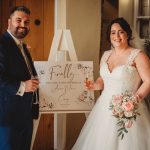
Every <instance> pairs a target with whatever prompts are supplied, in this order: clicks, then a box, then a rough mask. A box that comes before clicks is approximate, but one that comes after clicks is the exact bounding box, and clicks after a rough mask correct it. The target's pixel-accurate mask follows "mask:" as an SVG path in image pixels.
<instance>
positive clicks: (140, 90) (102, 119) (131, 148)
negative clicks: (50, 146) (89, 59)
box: [72, 18, 150, 150]
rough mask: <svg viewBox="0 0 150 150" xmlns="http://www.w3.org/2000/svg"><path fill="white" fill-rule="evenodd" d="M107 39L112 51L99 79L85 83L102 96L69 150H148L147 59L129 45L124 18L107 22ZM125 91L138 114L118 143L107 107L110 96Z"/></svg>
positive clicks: (149, 76)
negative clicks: (134, 104)
mask: <svg viewBox="0 0 150 150" xmlns="http://www.w3.org/2000/svg"><path fill="white" fill-rule="evenodd" d="M107 36H108V41H109V42H110V43H111V46H112V49H111V50H109V51H106V52H105V53H104V55H103V56H102V59H101V63H100V77H99V78H98V79H97V80H96V82H95V83H93V82H89V81H88V82H86V87H87V88H88V89H89V90H102V94H101V96H100V97H99V98H98V100H97V102H96V104H95V106H94V108H93V110H92V111H91V113H90V115H89V117H88V119H87V121H86V123H85V125H84V127H83V128H82V130H81V133H80V135H79V137H78V139H77V141H76V143H75V145H74V146H73V148H72V150H150V141H149V139H150V114H149V112H148V109H147V107H146V104H145V101H144V100H143V98H145V97H146V96H147V95H148V94H149V92H150V60H149V58H148V57H147V56H146V54H145V53H144V52H142V51H141V50H139V49H135V48H133V47H131V46H130V40H131V39H132V31H131V28H130V26H129V24H128V23H127V21H126V20H125V19H124V18H116V19H114V20H113V21H112V22H111V23H110V25H109V27H108V30H107ZM126 91H130V92H132V93H134V97H135V98H136V100H137V101H138V102H139V103H138V112H139V113H140V115H139V116H137V119H136V121H134V122H133V124H132V126H131V127H130V128H127V131H128V133H125V135H124V138H123V139H122V140H121V138H120V136H118V125H117V118H115V117H114V116H113V113H112V110H110V109H109V106H110V102H111V100H112V96H113V95H121V94H122V93H125V92H126ZM128 127H129V126H128Z"/></svg>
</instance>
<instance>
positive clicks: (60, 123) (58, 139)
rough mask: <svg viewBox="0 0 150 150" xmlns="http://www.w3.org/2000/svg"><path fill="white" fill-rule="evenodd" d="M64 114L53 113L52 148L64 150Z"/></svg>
mask: <svg viewBox="0 0 150 150" xmlns="http://www.w3.org/2000/svg"><path fill="white" fill-rule="evenodd" d="M65 146H66V114H56V113H55V114H54V150H65Z"/></svg>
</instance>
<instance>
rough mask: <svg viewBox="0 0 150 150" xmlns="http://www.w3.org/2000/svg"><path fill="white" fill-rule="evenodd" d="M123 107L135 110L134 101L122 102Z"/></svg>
mask: <svg viewBox="0 0 150 150" xmlns="http://www.w3.org/2000/svg"><path fill="white" fill-rule="evenodd" d="M122 108H123V109H124V110H125V111H127V112H129V111H131V110H133V108H134V105H133V103H132V102H124V103H123V104H122Z"/></svg>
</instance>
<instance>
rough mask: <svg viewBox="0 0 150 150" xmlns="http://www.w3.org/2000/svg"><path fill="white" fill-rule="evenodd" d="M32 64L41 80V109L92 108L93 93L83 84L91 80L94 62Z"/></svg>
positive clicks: (44, 62)
mask: <svg viewBox="0 0 150 150" xmlns="http://www.w3.org/2000/svg"><path fill="white" fill-rule="evenodd" d="M35 67H36V70H37V73H38V76H39V80H40V86H39V91H40V93H39V94H40V111H42V112H45V111H76V110H77V111H79V110H82V111H83V110H91V109H92V107H93V105H94V92H93V91H89V90H87V89H86V88H85V86H84V81H85V80H86V79H87V78H88V79H89V80H93V62H92V61H77V62H71V61H69V62H49V61H37V62H35Z"/></svg>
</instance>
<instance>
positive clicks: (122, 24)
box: [107, 17, 133, 45]
mask: <svg viewBox="0 0 150 150" xmlns="http://www.w3.org/2000/svg"><path fill="white" fill-rule="evenodd" d="M114 23H118V24H119V25H120V27H121V28H122V29H123V30H124V31H125V32H126V33H127V36H128V44H129V45H130V40H132V39H133V38H132V30H131V27H130V25H129V23H128V22H127V21H126V20H125V19H124V18H123V17H120V18H116V19H114V20H112V21H111V23H110V24H109V26H108V28H107V40H108V42H109V43H111V41H110V33H111V26H112V25H113V24H114Z"/></svg>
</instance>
